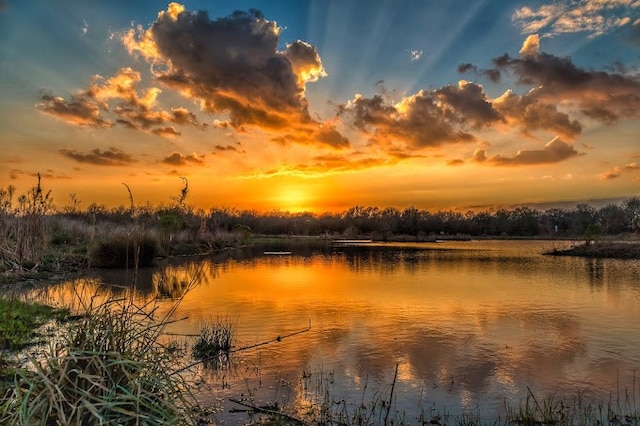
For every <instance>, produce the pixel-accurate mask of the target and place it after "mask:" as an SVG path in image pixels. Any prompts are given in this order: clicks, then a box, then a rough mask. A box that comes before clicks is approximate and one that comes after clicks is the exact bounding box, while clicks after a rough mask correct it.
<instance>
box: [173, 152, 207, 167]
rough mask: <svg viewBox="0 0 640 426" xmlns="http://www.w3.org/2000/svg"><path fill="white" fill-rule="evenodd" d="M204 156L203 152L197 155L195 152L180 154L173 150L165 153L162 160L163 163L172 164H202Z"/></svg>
mask: <svg viewBox="0 0 640 426" xmlns="http://www.w3.org/2000/svg"><path fill="white" fill-rule="evenodd" d="M204 160H205V156H204V154H202V155H198V154H196V153H195V152H193V153H191V154H187V155H184V154H181V153H180V152H178V151H174V152H172V153H171V154H169V155H167V156H166V157H165V158H164V159H163V160H162V162H163V163H165V164H170V165H172V166H186V165H188V164H194V165H200V166H202V165H204V164H205V161H204Z"/></svg>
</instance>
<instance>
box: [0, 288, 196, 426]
mask: <svg viewBox="0 0 640 426" xmlns="http://www.w3.org/2000/svg"><path fill="white" fill-rule="evenodd" d="M197 279H198V277H197V276H194V277H193V280H192V283H191V285H194V283H195V282H197ZM80 293H82V290H78V294H80ZM94 300H100V299H99V298H98V297H97V295H96V298H95V299H91V301H90V302H88V303H87V304H83V309H82V310H81V313H82V315H81V319H80V320H79V321H77V322H75V323H71V324H69V326H68V328H67V329H66V330H65V331H64V332H63V334H62V337H60V338H59V339H58V340H54V341H52V342H51V343H50V345H49V347H48V348H47V350H46V351H45V353H44V354H42V355H41V356H38V357H31V358H30V361H31V363H30V365H31V368H30V369H28V370H21V371H19V373H18V374H17V376H16V379H15V386H14V387H13V389H12V390H11V393H10V394H9V395H6V396H5V398H4V400H3V401H2V402H1V403H0V424H8V425H30V424H42V425H49V424H51V425H53V424H61V425H94V424H95V425H97V424H122V425H139V424H145V425H166V424H176V425H177V424H180V425H183V424H185V425H189V424H196V423H197V422H198V417H199V414H198V410H197V403H196V400H195V398H194V396H193V395H192V394H191V391H190V383H189V382H188V380H187V379H186V378H185V376H183V375H182V374H177V373H176V372H177V371H178V370H179V368H178V363H179V360H180V357H176V356H175V354H174V351H173V348H174V347H173V346H172V345H163V344H162V343H161V341H162V339H161V336H163V334H164V333H165V329H166V327H167V326H168V325H169V324H170V323H171V322H173V320H172V319H171V316H172V315H173V313H174V312H175V309H176V308H177V306H178V304H179V302H180V300H181V299H180V300H178V301H176V302H175V303H174V304H173V305H172V308H171V309H170V310H169V312H168V313H167V314H164V315H163V316H160V315H159V314H158V307H159V305H158V304H157V303H155V299H154V300H152V301H150V302H146V303H142V302H140V303H139V302H137V301H136V300H135V298H134V297H133V292H132V293H131V294H130V295H129V296H125V297H118V296H115V295H114V296H111V297H109V298H108V299H107V300H100V301H99V302H95V304H94Z"/></svg>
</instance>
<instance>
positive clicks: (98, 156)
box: [59, 147, 136, 166]
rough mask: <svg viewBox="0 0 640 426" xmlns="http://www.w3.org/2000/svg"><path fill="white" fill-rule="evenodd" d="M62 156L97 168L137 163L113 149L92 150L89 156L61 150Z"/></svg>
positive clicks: (70, 150)
mask: <svg viewBox="0 0 640 426" xmlns="http://www.w3.org/2000/svg"><path fill="white" fill-rule="evenodd" d="M59 152H60V154H62V155H64V156H65V157H67V158H70V159H72V160H74V161H77V162H78V163H86V164H93V165H96V166H126V165H129V164H132V163H135V162H136V160H135V159H134V158H133V157H132V156H131V155H130V154H127V153H126V152H124V151H122V150H121V149H118V148H114V147H111V148H109V149H106V150H104V151H101V150H100V149H98V148H96V149H92V150H91V151H90V152H89V153H88V154H84V153H82V152H79V151H76V150H75V149H67V148H64V149H61V150H60V151H59Z"/></svg>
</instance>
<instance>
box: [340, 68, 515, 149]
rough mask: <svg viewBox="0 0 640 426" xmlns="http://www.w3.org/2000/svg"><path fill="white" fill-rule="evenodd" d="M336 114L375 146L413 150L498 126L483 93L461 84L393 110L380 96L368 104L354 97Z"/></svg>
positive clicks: (475, 86) (418, 96)
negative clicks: (343, 117) (491, 126)
mask: <svg viewBox="0 0 640 426" xmlns="http://www.w3.org/2000/svg"><path fill="white" fill-rule="evenodd" d="M339 114H340V115H341V116H346V117H348V118H350V120H351V122H352V123H353V125H354V126H355V127H356V128H357V129H358V130H360V131H361V132H363V133H366V134H368V135H370V136H371V137H372V139H373V140H374V141H376V142H378V143H381V144H383V145H384V144H386V145H389V144H393V143H394V142H402V143H403V144H405V145H406V147H408V148H412V149H416V148H426V147H437V146H441V145H443V144H449V143H458V142H469V141H473V140H475V137H474V136H473V135H472V134H471V133H469V130H470V129H476V130H477V129H481V128H485V127H488V126H489V125H491V124H492V123H495V122H500V121H503V117H502V116H501V114H500V113H499V112H498V111H497V110H495V109H494V108H493V106H492V104H491V102H490V101H489V98H488V97H487V95H486V93H485V92H484V89H483V87H482V86H481V85H479V84H476V83H471V82H468V81H465V80H462V81H460V82H459V83H458V85H457V86H453V85H450V86H445V87H442V88H440V89H435V90H426V89H423V90H420V91H419V92H418V93H416V94H415V95H411V96H406V97H404V98H402V100H400V102H398V103H396V104H391V103H390V102H389V100H388V99H386V97H385V96H384V94H378V95H375V96H373V97H371V98H365V97H362V96H360V95H356V97H355V98H354V99H352V100H351V101H349V102H348V103H347V104H345V105H341V106H339Z"/></svg>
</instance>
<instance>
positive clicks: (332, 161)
mask: <svg viewBox="0 0 640 426" xmlns="http://www.w3.org/2000/svg"><path fill="white" fill-rule="evenodd" d="M397 162H398V160H397V159H385V158H374V157H365V158H355V159H351V158H349V157H347V156H341V155H321V156H316V157H314V158H313V159H312V160H311V161H308V162H305V163H299V164H294V165H284V166H282V167H279V168H277V169H272V170H268V171H266V172H259V173H250V174H247V175H244V176H242V177H243V178H246V179H265V178H272V177H276V176H295V177H301V178H316V177H321V176H326V175H332V174H339V173H349V172H355V171H359V170H365V169H370V168H374V167H382V166H390V165H393V164H396V163H397Z"/></svg>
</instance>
